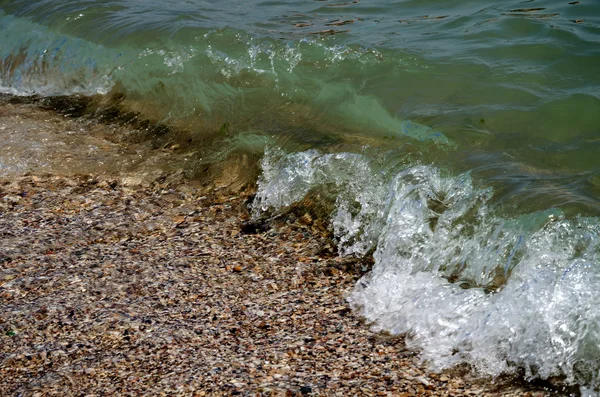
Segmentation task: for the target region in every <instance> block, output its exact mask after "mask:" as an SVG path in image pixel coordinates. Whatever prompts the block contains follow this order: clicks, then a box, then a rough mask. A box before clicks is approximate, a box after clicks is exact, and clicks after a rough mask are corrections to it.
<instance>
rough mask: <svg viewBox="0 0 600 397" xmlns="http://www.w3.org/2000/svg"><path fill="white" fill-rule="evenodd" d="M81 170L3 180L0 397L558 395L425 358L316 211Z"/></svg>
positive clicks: (47, 116)
mask: <svg viewBox="0 0 600 397" xmlns="http://www.w3.org/2000/svg"><path fill="white" fill-rule="evenodd" d="M0 116H1V117H0V125H5V126H7V125H11V124H10V123H13V124H15V123H17V124H18V123H21V124H20V125H21V126H22V128H24V129H27V128H28V127H27V125H28V123H30V124H31V123H33V122H35V123H36V128H38V129H43V128H44V126H46V127H47V128H48V129H54V130H56V125H57V123H58V124H60V123H62V124H60V126H61V127H60V128H59V129H58V130H56V131H55V132H54V133H53V137H54V138H53V139H56V141H57V142H58V141H60V140H65V139H72V134H64V131H72V130H75V129H77V128H84V127H82V126H81V125H79V124H77V121H76V120H65V119H64V118H61V117H62V116H58V115H56V114H54V113H52V112H48V111H46V110H40V109H37V108H34V107H31V106H29V107H23V106H20V107H19V106H12V105H10V106H9V105H6V104H5V105H4V107H3V109H2V112H0ZM57 120H60V123H59V122H58V121H57ZM44 123H46V124H44ZM30 124H29V125H30ZM85 128H89V126H86V127H85ZM101 129H102V128H101V126H100V127H98V126H94V131H100V130H101ZM86 131H88V132H89V130H86ZM0 133H1V134H7V133H8V129H6V128H5V129H3V130H2V131H0ZM90 137H91V138H93V139H98V140H101V139H104V138H103V135H102V134H98V133H96V134H95V135H94V134H92V135H90ZM4 138H6V137H4ZM4 138H3V139H4ZM114 145H115V144H114V142H109V141H106V146H107V147H108V148H109V149H108V150H107V152H109V151H111V152H112V151H114ZM100 146H101V145H100ZM99 153H100V154H99ZM101 153H102V151H100V152H98V151H96V152H94V156H96V157H97V156H101V155H102V154H101ZM39 155H41V156H43V153H41V154H39ZM59 163H60V162H57V164H59ZM76 168H77V167H75V169H72V168H71V170H70V172H68V170H66V169H65V168H58V167H54V168H53V167H51V166H49V167H45V168H35V167H34V168H31V169H26V170H21V171H22V172H21V171H20V173H18V172H13V173H12V174H10V173H5V174H4V175H3V177H2V179H1V180H0V235H1V236H2V237H1V238H0V331H1V334H0V395H2V396H46V395H48V396H51V395H54V396H103V395H115V396H117V395H124V396H128V395H130V396H149V395H181V396H219V395H248V396H255V395H264V396H300V395H315V396H317V395H322V396H354V395H355V396H468V395H482V396H545V395H568V393H566V392H563V391H562V390H560V388H559V387H552V386H551V384H550V383H545V384H529V383H527V382H525V381H523V380H519V379H518V378H512V377H511V378H503V379H496V380H491V379H486V378H483V379H482V378H479V377H478V376H477V374H473V373H471V372H470V371H469V368H459V369H454V370H451V371H447V372H443V373H434V372H431V371H429V370H428V367H427V363H423V362H422V361H421V360H420V358H419V352H418V351H413V350H410V349H407V348H406V346H405V344H404V338H403V336H392V335H389V334H387V333H381V332H375V331H373V330H372V329H371V328H370V326H369V324H366V323H365V322H364V321H363V320H362V319H361V318H359V317H357V316H355V314H354V313H353V311H352V310H351V309H350V307H349V305H348V304H347V302H346V296H347V295H348V294H349V292H350V291H351V290H352V288H353V286H354V284H355V283H356V281H357V280H358V279H359V278H360V277H361V276H362V275H363V274H364V273H365V272H367V271H368V269H369V266H370V263H369V260H368V259H356V258H340V257H339V256H338V255H337V253H336V249H335V244H334V242H333V241H332V240H331V239H330V235H329V234H328V232H327V230H326V229H325V228H323V226H322V224H321V223H320V222H319V221H318V220H314V219H312V218H311V217H310V215H308V213H307V214H306V216H303V217H302V216H300V217H279V218H277V219H275V220H271V221H270V222H266V223H264V224H261V225H259V226H257V225H256V224H255V223H252V220H251V219H250V215H249V211H248V204H249V202H250V201H251V199H252V194H253V192H254V191H253V187H252V186H247V187H245V188H244V189H241V190H237V191H231V190H228V189H227V188H222V187H221V188H220V187H218V186H214V185H205V184H198V183H194V181H189V180H186V179H185V178H183V177H180V176H179V177H171V176H170V175H171V174H168V173H163V174H161V175H160V176H159V177H155V175H156V173H150V174H151V175H153V176H152V178H149V177H148V175H149V174H148V173H146V174H144V177H136V176H135V175H138V174H135V175H133V174H119V173H117V172H114V171H113V170H111V169H102V170H100V171H98V170H96V171H95V172H85V173H79V172H76V171H78V170H77V169H76ZM132 175H133V176H132Z"/></svg>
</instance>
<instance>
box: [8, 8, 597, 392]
mask: <svg viewBox="0 0 600 397" xmlns="http://www.w3.org/2000/svg"><path fill="white" fill-rule="evenodd" d="M241 4H242V3H241V2H238V1H219V2H217V1H201V0H188V1H185V2H182V1H174V0H162V1H160V2H159V1H150V0H148V1H144V2H138V1H133V0H114V1H99V0H74V1H73V0H71V1H57V0H40V1H36V2H34V3H33V4H32V2H29V1H17V0H0V30H1V31H2V37H1V38H0V87H2V91H3V92H5V93H11V94H14V95H34V94H35V95H38V96H42V97H43V96H54V95H71V96H73V95H95V96H96V97H95V98H100V99H98V100H96V101H95V102H93V103H94V104H95V105H93V106H92V105H90V106H88V107H87V109H86V112H87V113H88V115H89V116H90V117H93V116H94V115H99V114H104V113H102V109H101V107H102V106H103V105H102V104H103V103H104V102H110V103H114V102H115V101H117V102H118V105H119V108H120V109H121V110H122V111H123V112H125V113H127V114H129V115H131V114H134V115H135V118H137V119H140V120H147V121H149V122H150V123H155V124H158V123H160V124H161V125H166V126H169V128H168V129H167V130H161V131H163V132H161V134H163V133H165V134H166V135H167V136H162V137H161V139H163V140H164V142H170V141H173V142H175V141H177V140H178V139H179V140H181V141H182V142H193V144H194V145H195V146H194V150H195V152H194V156H195V157H196V158H195V160H194V161H191V162H190V164H195V166H196V167H198V169H199V170H202V169H204V168H203V167H205V165H206V164H210V163H214V162H218V161H223V160H224V159H227V158H229V157H231V156H232V155H234V154H236V153H237V154H239V153H245V154H246V153H249V154H251V155H252V156H256V157H258V156H260V155H262V153H263V152H264V151H265V149H266V150H267V154H266V157H265V160H264V161H263V170H264V174H263V177H262V179H261V180H260V189H261V190H260V191H259V195H258V197H259V199H258V201H257V207H256V208H257V211H260V210H273V209H281V208H285V206H287V205H290V204H291V203H292V202H294V201H298V200H301V199H302V198H303V196H304V195H306V194H309V193H310V192H311V191H314V190H320V191H323V192H327V194H328V195H330V196H331V200H333V201H334V202H336V210H335V212H334V213H333V214H332V218H331V219H332V228H333V229H334V230H335V232H336V235H337V238H338V240H339V244H340V247H341V251H342V252H344V253H345V254H348V255H364V254H367V253H371V252H374V257H375V260H376V265H375V267H374V269H373V272H372V274H371V275H370V276H369V277H368V279H365V280H363V282H362V283H361V284H360V285H358V286H357V289H356V291H355V293H354V294H353V296H352V298H351V299H352V301H353V302H354V304H355V305H356V306H357V308H358V309H359V310H361V311H362V313H363V314H364V315H365V316H367V317H368V318H369V319H371V320H373V321H376V323H377V326H378V327H381V328H385V329H388V330H392V331H394V332H407V333H409V334H412V335H414V337H413V340H414V343H415V344H416V345H418V346H420V347H421V348H422V349H423V351H424V357H426V358H427V359H430V360H431V362H432V365H434V366H436V367H444V366H449V365H452V364H454V363H456V362H461V361H467V362H471V363H473V364H474V365H475V366H477V367H478V368H480V369H481V370H482V371H485V372H489V373H493V374H497V373H500V372H502V371H508V370H514V369H515V368H517V367H520V368H525V369H526V371H527V373H528V375H529V376H532V377H534V376H539V377H549V376H565V377H566V378H567V380H568V381H569V382H574V383H581V384H583V385H588V386H591V387H595V386H597V385H598V380H597V379H598V371H599V370H600V362H599V361H598V359H597V358H596V357H597V354H596V352H595V349H596V348H595V347H594V346H595V345H596V344H597V342H598V340H599V339H598V335H597V334H596V333H597V331H596V329H597V328H598V326H599V321H600V317H598V315H597V314H596V313H595V310H596V307H597V303H599V302H597V299H598V298H597V296H598V293H597V292H598V290H597V288H596V287H595V284H594V281H593V280H595V278H596V277H597V270H596V269H598V266H599V265H600V264H599V263H598V260H599V258H598V251H599V248H598V240H599V236H598V230H599V229H598V218H597V217H598V216H599V215H600V201H599V197H600V73H599V72H598V66H599V65H600V45H599V44H600V3H598V2H596V1H589V0H580V1H571V2H569V1H567V0H563V1H550V0H547V1H540V0H534V1H526V2H516V1H515V2H501V1H491V0H486V1H463V2H460V3H456V2H453V3H452V2H444V1H441V0H427V1H418V2H417V1H391V0H386V1H381V2H377V4H372V3H369V2H366V1H362V2H360V1H358V0H355V1H348V2H344V1H340V2H337V1H333V0H324V1H305V2H296V1H289V0H286V1H257V2H250V3H247V2H245V3H243V7H242V6H241ZM103 98H104V99H103ZM115 98H117V99H115ZM103 101H104V102H103ZM130 119H131V116H130ZM165 131H167V132H165ZM149 139H150V138H149ZM274 148H280V149H274ZM190 150H191V149H190ZM0 157H1V154H0ZM250 158H253V157H250ZM568 269H573V270H568ZM363 284H364V285H363ZM533 284H535V285H536V287H531V286H532V285H533ZM524 291H525V292H524ZM440 302H444V304H440ZM583 309H585V310H583ZM424 311H426V312H427V313H429V314H428V315H427V316H423V315H422V314H423V312H424ZM540 318H541V319H543V320H541V321H536V322H535V325H534V326H531V325H530V324H531V322H532V319H540ZM535 335H538V336H539V337H534V336H535ZM483 357H489V358H486V359H484V358H483Z"/></svg>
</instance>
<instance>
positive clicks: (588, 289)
mask: <svg viewBox="0 0 600 397" xmlns="http://www.w3.org/2000/svg"><path fill="white" fill-rule="evenodd" d="M262 167H263V175H262V177H261V179H260V181H259V191H258V194H257V196H256V200H255V203H254V215H255V216H258V215H259V214H260V213H262V212H264V211H273V210H281V209H284V208H285V207H287V206H289V205H291V204H293V203H294V202H298V201H300V200H302V199H303V197H305V196H306V195H307V194H308V193H309V192H311V191H314V190H321V191H325V192H327V194H328V195H330V196H331V197H333V199H334V200H335V210H334V211H333V213H332V214H331V228H332V229H333V232H334V234H335V236H336V238H337V241H338V244H339V247H340V252H341V254H342V255H359V256H362V255H366V254H369V253H372V255H373V258H374V260H375V264H374V266H373V269H372V270H371V272H370V273H369V274H367V275H366V276H364V277H363V278H362V279H361V280H360V281H359V282H358V283H357V285H356V286H355V288H354V291H353V292H352V294H351V295H350V296H349V298H348V299H349V301H350V303H351V304H352V306H353V307H354V308H355V309H356V310H357V311H358V312H359V313H360V314H361V315H363V316H364V317H366V319H368V320H369V321H371V322H373V324H374V327H375V328H377V329H382V330H388V331H390V332H392V333H394V334H406V335H407V336H408V338H407V341H408V343H409V344H410V345H412V346H414V347H418V348H420V350H421V351H422V357H423V358H424V359H425V360H427V361H429V362H430V363H431V366H432V367H433V368H434V369H443V368H448V367H451V366H453V365H455V364H458V363H469V364H471V365H473V366H474V367H475V368H476V369H477V370H479V371H481V372H482V373H485V374H489V375H494V376H497V375H499V374H501V373H506V372H513V371H516V370H520V371H524V373H525V376H526V378H550V377H562V378H564V380H565V382H566V383H568V384H580V385H583V387H584V388H590V390H592V389H593V388H596V387H598V386H599V385H600V378H599V371H600V345H598V340H600V295H598V293H597V286H598V283H599V282H600V238H599V237H600V222H599V220H598V218H596V217H583V216H575V217H567V216H566V215H565V214H564V213H563V212H562V211H561V210H560V209H558V208H550V209H546V210H541V211H538V212H534V213H525V214H516V215H514V214H513V215H503V211H502V209H501V206H500V205H499V204H498V203H497V202H496V201H495V200H494V192H493V190H492V189H491V188H486V187H482V186H477V184H476V183H475V182H474V180H473V178H472V177H471V175H470V173H468V172H467V173H463V174H460V175H456V176H454V175H450V174H448V173H446V172H444V171H443V170H441V169H439V168H436V167H433V166H430V165H414V164H412V165H411V164H410V163H407V164H404V165H402V164H400V165H398V164H397V165H396V166H395V167H393V168H390V167H387V168H386V167H382V166H381V164H380V162H378V161H376V160H374V159H373V157H372V156H369V155H367V154H365V153H359V154H356V153H333V154H324V153H321V152H319V151H317V150H310V151H306V152H299V153H292V154H286V153H283V152H281V151H279V150H276V149H269V150H268V151H267V153H266V156H265V158H264V160H263V164H262ZM586 390H587V389H586ZM588 391H589V390H588Z"/></svg>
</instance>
